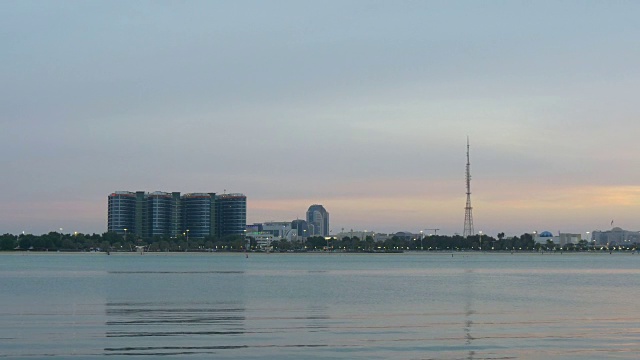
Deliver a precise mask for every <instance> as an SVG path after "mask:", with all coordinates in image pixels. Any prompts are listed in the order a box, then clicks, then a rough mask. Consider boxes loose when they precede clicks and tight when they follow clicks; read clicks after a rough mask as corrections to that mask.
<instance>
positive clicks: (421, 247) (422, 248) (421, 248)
mask: <svg viewBox="0 0 640 360" xmlns="http://www.w3.org/2000/svg"><path fill="white" fill-rule="evenodd" d="M422 232H423V230H420V250H421V251H422V250H424V247H423V246H422Z"/></svg>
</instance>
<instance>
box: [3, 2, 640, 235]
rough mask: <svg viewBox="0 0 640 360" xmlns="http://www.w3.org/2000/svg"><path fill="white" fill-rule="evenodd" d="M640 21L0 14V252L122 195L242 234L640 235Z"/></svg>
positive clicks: (325, 5)
mask: <svg viewBox="0 0 640 360" xmlns="http://www.w3.org/2000/svg"><path fill="white" fill-rule="evenodd" d="M638 18H640V3H637V2H622V1H615V2H613V1H600V2H593V1H548V2H544V1H486V2H479V1H458V2H453V1H404V2H402V1H314V2H311V1H268V2H266V1H265V2H258V1H149V2H147V1H57V2H53V1H51V2H43V1H3V2H2V3H0V44H2V49H1V50H0V65H1V66H0V124H1V127H2V131H1V132H0V160H1V161H2V163H1V164H2V172H1V173H0V183H1V184H2V185H3V189H4V191H3V192H2V194H1V195H0V232H2V233H4V232H11V233H18V232H21V231H23V230H25V231H27V232H33V233H43V232H47V231H50V230H55V229H58V228H59V227H63V228H64V229H65V230H67V229H68V230H69V231H82V232H103V231H105V229H106V197H107V195H108V194H109V193H110V192H112V191H115V190H133V191H135V190H147V191H156V190H163V191H182V192H200V191H215V192H222V191H223V190H224V189H227V191H228V192H243V193H245V194H246V195H247V197H248V199H249V203H248V205H249V210H248V221H249V222H258V221H266V220H291V219H295V218H296V217H301V218H302V217H304V213H305V211H306V209H307V207H308V206H309V205H311V204H312V203H321V204H323V205H324V206H325V207H326V208H327V210H328V211H329V212H330V214H331V222H332V226H331V227H332V228H333V229H334V232H337V230H339V229H340V228H342V227H344V228H347V229H349V228H353V229H368V230H374V231H398V230H408V231H419V230H421V229H424V228H434V227H438V228H441V229H442V232H444V233H448V234H453V233H462V227H463V220H464V206H465V189H464V166H465V150H466V149H465V142H466V136H467V135H469V136H470V139H471V146H472V148H471V151H472V153H471V159H472V173H473V182H472V192H473V195H472V196H473V198H472V201H473V205H474V218H475V227H476V230H483V231H484V232H485V233H488V234H492V235H493V234H495V233H497V232H498V231H505V232H507V233H510V234H521V233H523V232H526V231H532V230H538V231H541V230H550V231H553V232H554V233H555V232H557V231H566V232H585V231H591V230H594V229H604V228H607V227H609V225H610V221H611V220H612V219H615V221H616V225H618V226H622V227H624V228H628V229H632V230H640V223H639V221H638V220H637V216H636V214H637V213H638V211H640V186H638V184H639V182H640V158H639V157H638V154H639V153H640V152H639V150H640V149H639V147H640V145H639V142H638V140H637V137H638V134H640V121H639V116H638V115H640V111H639V109H638V105H637V103H638V101H637V100H636V97H637V94H638V93H640V74H639V72H638V70H639V67H640V65H639V64H640V44H639V43H640V22H638V21H637V19H638Z"/></svg>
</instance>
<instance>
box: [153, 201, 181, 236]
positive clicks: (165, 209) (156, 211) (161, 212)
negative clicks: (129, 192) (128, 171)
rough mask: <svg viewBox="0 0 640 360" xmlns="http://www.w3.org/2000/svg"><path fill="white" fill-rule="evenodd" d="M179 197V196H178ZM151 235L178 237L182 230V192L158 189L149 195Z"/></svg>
mask: <svg viewBox="0 0 640 360" xmlns="http://www.w3.org/2000/svg"><path fill="white" fill-rule="evenodd" d="M176 197H177V198H176ZM146 202H147V216H148V219H149V234H148V236H149V237H154V236H161V237H176V236H177V235H178V234H179V231H180V223H181V221H180V218H181V216H180V193H167V192H161V191H156V192H153V193H151V194H148V195H147V198H146Z"/></svg>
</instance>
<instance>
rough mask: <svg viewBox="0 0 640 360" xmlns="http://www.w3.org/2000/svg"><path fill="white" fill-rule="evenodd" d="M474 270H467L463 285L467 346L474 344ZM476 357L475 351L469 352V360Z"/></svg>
mask: <svg viewBox="0 0 640 360" xmlns="http://www.w3.org/2000/svg"><path fill="white" fill-rule="evenodd" d="M472 275H473V270H471V269H465V271H464V277H463V283H464V288H465V291H464V299H465V300H464V317H465V321H464V337H465V345H467V346H470V345H471V343H472V342H473V340H474V338H473V335H472V334H471V327H472V326H473V320H472V319H471V315H473V314H474V311H473V276H472ZM474 355H475V351H473V350H469V353H468V356H467V359H468V360H473V356H474Z"/></svg>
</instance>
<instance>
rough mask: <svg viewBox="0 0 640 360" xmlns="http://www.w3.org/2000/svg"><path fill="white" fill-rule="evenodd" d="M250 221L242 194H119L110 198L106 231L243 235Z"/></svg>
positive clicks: (143, 235)
mask: <svg viewBox="0 0 640 360" xmlns="http://www.w3.org/2000/svg"><path fill="white" fill-rule="evenodd" d="M246 221H247V197H246V196H244V195H243V194H223V195H218V196H216V194H215V193H188V194H184V195H182V196H181V195H180V193H179V192H171V193H169V192H162V191H156V192H153V193H146V192H144V191H136V192H131V191H116V192H114V193H112V194H111V195H109V197H108V219H107V223H108V224H107V231H111V232H116V233H118V234H121V235H124V233H125V231H124V229H127V234H131V235H134V234H135V235H136V237H137V238H138V239H148V238H152V237H163V238H176V237H178V236H181V235H183V234H185V235H186V234H188V236H189V237H190V238H194V239H198V238H200V239H202V238H205V237H207V236H218V237H220V236H226V235H241V234H243V233H244V230H245V228H246Z"/></svg>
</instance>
